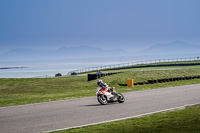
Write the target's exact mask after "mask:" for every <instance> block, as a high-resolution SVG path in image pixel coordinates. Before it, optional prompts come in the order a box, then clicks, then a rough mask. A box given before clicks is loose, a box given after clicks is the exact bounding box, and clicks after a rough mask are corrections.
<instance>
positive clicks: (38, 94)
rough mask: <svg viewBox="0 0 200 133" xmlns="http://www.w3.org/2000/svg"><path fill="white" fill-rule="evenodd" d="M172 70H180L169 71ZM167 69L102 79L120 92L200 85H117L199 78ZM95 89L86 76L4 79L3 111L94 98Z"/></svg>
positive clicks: (193, 71)
mask: <svg viewBox="0 0 200 133" xmlns="http://www.w3.org/2000/svg"><path fill="white" fill-rule="evenodd" d="M162 68H163V67H162ZM172 68H178V69H173V70H170V69H172ZM179 68H181V69H179ZM154 69H156V70H154ZM165 69H169V70H158V69H157V68H148V69H147V68H138V69H129V71H127V72H124V73H120V74H115V75H112V76H106V77H102V78H101V79H102V80H103V81H104V82H106V83H107V84H108V85H109V86H111V87H113V86H115V87H116V90H117V91H118V92H130V91H138V90H147V89H157V88H163V87H171V86H181V85H189V84H199V83H200V80H199V79H194V80H184V81H176V82H167V83H160V84H148V85H137V86H135V87H134V88H127V87H126V86H123V87H122V86H119V85H118V83H121V84H123V83H126V81H127V79H128V78H130V79H134V82H142V81H146V80H151V79H162V78H171V77H181V76H194V75H200V66H186V67H165ZM96 88H97V84H96V80H94V81H90V82H88V81H87V76H70V77H61V78H16V79H15V78H9V79H6V78H1V79H0V107H6V106H14V105H23V104H30V103H40V102H48V101H56V100H64V99H72V98H80V97H89V96H95V92H96Z"/></svg>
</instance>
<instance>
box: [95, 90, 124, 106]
mask: <svg viewBox="0 0 200 133" xmlns="http://www.w3.org/2000/svg"><path fill="white" fill-rule="evenodd" d="M112 89H113V91H112V93H111V92H109V90H108V87H107V88H106V89H102V88H101V87H98V88H97V91H96V95H97V100H98V101H99V103H100V104H102V105H106V104H108V102H119V103H123V102H124V101H125V99H124V96H123V95H122V94H121V93H117V92H116V91H115V87H113V88H112Z"/></svg>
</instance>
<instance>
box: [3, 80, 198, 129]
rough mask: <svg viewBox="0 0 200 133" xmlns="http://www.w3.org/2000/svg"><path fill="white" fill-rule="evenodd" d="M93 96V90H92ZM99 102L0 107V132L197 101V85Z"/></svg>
mask: <svg viewBox="0 0 200 133" xmlns="http://www.w3.org/2000/svg"><path fill="white" fill-rule="evenodd" d="M94 95H95V90H94ZM123 95H124V96H125V102H124V103H122V104H120V103H110V104H108V105H100V104H99V103H98V101H97V98H96V96H94V97H86V98H79V99H72V100H62V101H55V102H46V103H37V104H29V105H19V106H11V107H2V108H0V129H1V133H8V132H9V133H35V132H47V131H54V130H62V129H67V128H73V127H80V126H85V125H91V124H98V123H103V122H109V121H115V120H120V119H126V118H134V117H136V116H142V115H144V114H151V113H155V112H159V111H164V110H170V109H175V108H177V107H178V108H179V107H182V106H184V105H188V104H199V103H200V84H194V85H186V86H177V87H169V88H161V89H153V90H145V91H135V92H129V93H123Z"/></svg>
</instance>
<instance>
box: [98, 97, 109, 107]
mask: <svg viewBox="0 0 200 133" xmlns="http://www.w3.org/2000/svg"><path fill="white" fill-rule="evenodd" d="M97 100H98V101H99V103H100V104H102V105H106V104H108V101H107V98H106V96H105V95H98V96H97Z"/></svg>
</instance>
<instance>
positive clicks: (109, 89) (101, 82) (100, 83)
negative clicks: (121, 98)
mask: <svg viewBox="0 0 200 133" xmlns="http://www.w3.org/2000/svg"><path fill="white" fill-rule="evenodd" d="M97 85H98V87H101V88H102V89H103V90H104V89H106V88H107V89H108V91H109V92H111V94H112V95H114V93H115V92H114V89H113V88H110V87H109V86H108V85H107V84H106V83H104V82H103V81H102V80H101V79H100V80H98V81H97Z"/></svg>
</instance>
